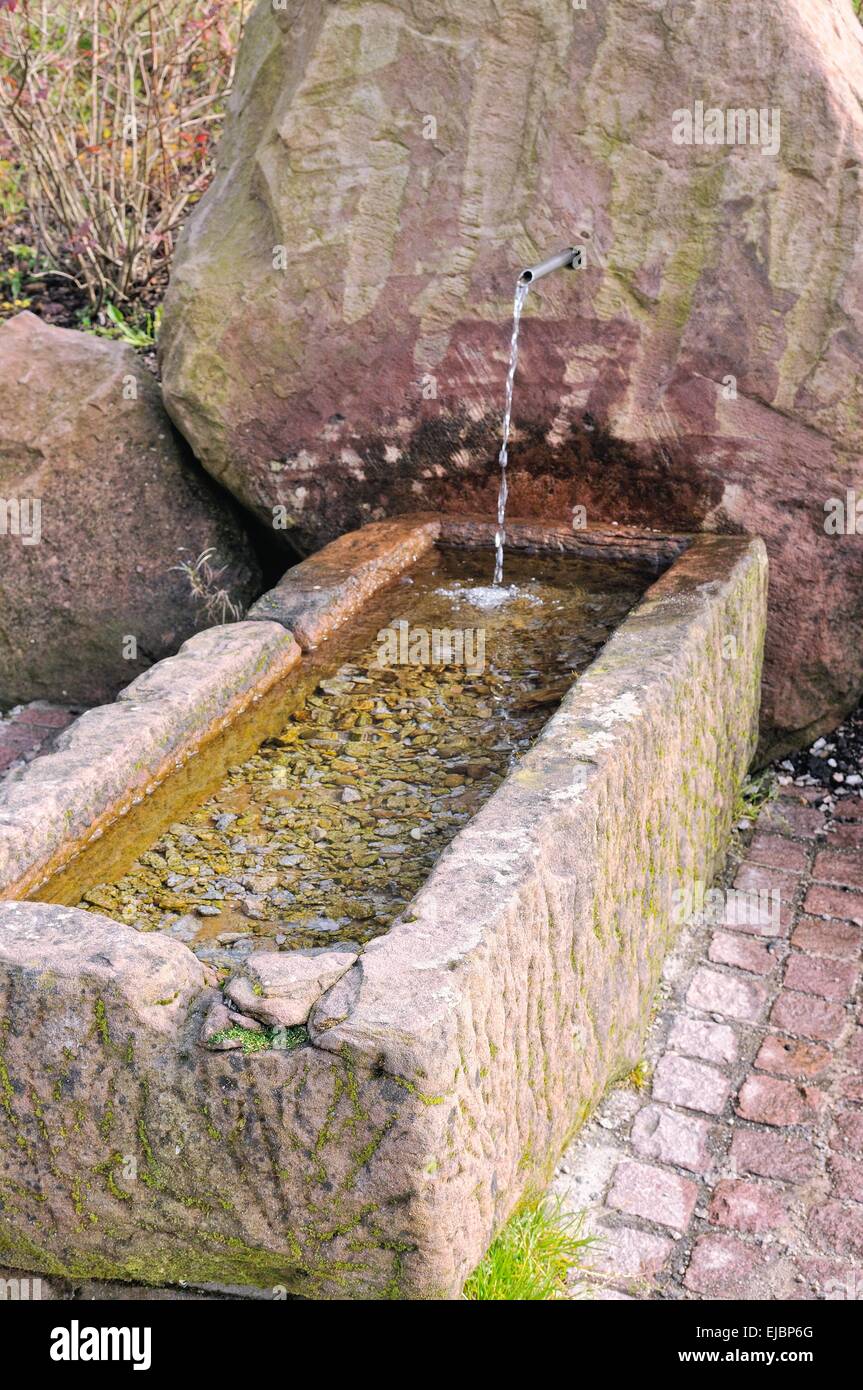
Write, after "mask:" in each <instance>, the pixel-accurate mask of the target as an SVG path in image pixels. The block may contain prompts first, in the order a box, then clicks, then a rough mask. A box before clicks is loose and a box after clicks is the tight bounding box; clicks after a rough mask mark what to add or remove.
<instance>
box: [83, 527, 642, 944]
mask: <svg viewBox="0 0 863 1390" xmlns="http://www.w3.org/2000/svg"><path fill="white" fill-rule="evenodd" d="M489 568H490V565H489V556H488V555H487V554H486V553H479V554H477V553H476V552H473V553H471V552H466V553H463V552H457V551H446V550H444V551H433V552H431V554H430V555H429V556H428V557H427V558H426V559H425V560H424V561H422V562H421V563H420V564H419V565H418V566H417V568H416V569H415V570H414V571H413V573H412V576H411V578H410V579H407V580H405V579H403V580H401V581H399V582H398V583H396V584H394V585H393V586H391V587H390V588H389V589H388V590H386V591H385V592H384V593H382V594H381V595H380V596H378V597H377V598H376V599H375V600H373V601H372V602H371V603H370V604H369V605H368V608H367V609H366V610H365V611H364V613H363V616H362V619H361V620H360V621H357V622H354V623H352V624H351V625H350V627H349V629H347V630H345V631H343V632H341V633H339V634H338V636H337V638H335V639H334V640H332V641H331V642H330V643H328V644H327V645H326V646H325V647H324V648H322V649H321V650H320V651H319V652H317V653H314V654H313V655H312V656H311V657H310V658H307V659H306V662H304V672H303V674H302V676H301V679H302V681H303V684H304V690H305V692H306V694H305V698H304V700H303V701H302V702H301V704H300V705H299V708H297V709H296V710H295V711H294V712H293V713H292V714H291V715H290V716H289V717H287V718H286V722H285V726H284V728H283V729H282V731H281V733H280V734H279V735H278V736H277V737H275V738H272V739H269V740H267V741H266V742H265V743H264V744H263V745H262V746H261V747H260V748H259V749H258V751H257V752H256V753H255V755H254V756H253V757H251V758H249V759H248V761H247V762H245V763H244V764H243V765H242V766H239V767H233V768H231V769H230V770H229V772H228V775H227V777H226V779H225V781H224V783H223V784H222V786H221V787H220V788H219V790H218V791H217V792H216V794H215V795H214V796H212V797H211V798H210V799H209V800H207V801H206V802H205V803H204V804H203V805H201V806H199V807H198V808H197V809H194V810H192V811H191V812H189V813H187V814H186V815H185V816H184V818H183V819H182V821H179V822H174V823H173V824H171V825H170V826H169V827H168V829H167V831H166V832H165V833H164V834H163V835H162V836H161V838H160V839H159V840H158V841H157V843H155V844H154V845H153V846H152V848H151V849H150V850H149V851H147V852H146V853H143V854H141V856H140V857H139V859H138V860H137V861H136V862H135V864H134V865H133V866H132V867H131V869H129V870H128V872H126V873H125V874H124V876H123V877H122V878H120V879H119V880H118V881H117V882H116V883H114V884H98V885H96V886H94V887H93V888H91V889H90V890H89V891H88V892H87V893H85V895H84V898H83V901H82V902H81V904H80V905H81V906H82V907H90V908H92V909H93V910H96V911H99V912H102V913H107V914H108V915H109V916H112V917H115V918H117V919H119V920H121V921H123V922H127V923H129V924H131V925H133V926H136V927H138V928H139V929H141V930H143V931H154V930H164V931H166V932H168V933H170V935H172V936H174V937H176V938H178V939H180V940H182V941H184V942H186V943H188V944H189V945H190V946H191V947H192V949H193V950H194V951H195V952H196V954H197V955H198V956H199V957H200V958H201V959H203V960H207V961H210V962H211V963H213V964H216V965H224V966H231V965H234V964H236V961H237V958H238V956H242V955H243V954H245V953H246V952H248V951H251V950H255V949H260V948H261V947H263V946H265V945H266V946H267V948H268V949H273V947H276V948H279V949H283V950H290V949H296V948H306V949H307V948H310V947H333V946H336V945H340V946H341V945H349V946H351V947H353V948H354V949H357V948H359V947H361V946H362V945H363V944H364V943H365V942H366V941H368V940H370V939H371V938H372V937H374V936H377V935H379V934H380V933H382V932H384V931H386V930H387V928H388V927H389V926H390V925H391V924H392V922H393V921H394V920H395V918H396V917H397V916H398V914H399V913H400V912H402V911H403V909H404V908H405V907H406V905H407V903H408V902H409V901H410V899H411V898H412V897H413V895H414V893H415V892H416V891H417V889H418V888H419V887H420V885H421V884H422V882H423V881H424V880H425V878H426V877H427V876H428V873H429V871H430V869H431V868H432V866H433V865H434V863H435V861H436V859H437V858H438V856H439V855H440V854H441V852H442V851H443V849H444V848H445V847H446V845H447V844H448V843H449V842H450V840H451V839H452V838H453V836H454V835H455V834H456V833H457V831H458V830H459V829H460V828H461V827H462V826H463V825H464V824H466V822H467V821H468V820H469V819H470V818H471V817H472V816H473V815H474V814H475V812H476V811H477V810H478V809H479V807H480V806H481V805H482V803H483V802H484V801H485V800H486V799H487V798H488V797H489V796H490V795H491V793H492V792H493V791H494V790H495V788H496V787H497V786H499V784H500V782H501V781H502V780H503V778H504V777H505V776H506V774H507V773H508V772H509V770H510V769H511V768H512V766H513V764H514V762H515V761H516V759H517V758H518V757H519V755H520V754H521V753H523V752H524V751H525V750H526V749H527V748H528V747H530V745H531V743H532V742H533V741H534V739H535V738H536V737H537V735H538V733H539V732H540V730H541V728H542V726H543V725H544V724H545V723H546V721H547V720H548V718H549V717H550V716H551V714H552V713H553V712H554V710H555V708H556V707H557V705H558V703H559V702H560V700H561V698H562V697H563V695H564V694H565V692H566V690H567V689H568V687H569V685H570V684H571V683H572V681H573V680H574V679H575V678H576V677H577V675H578V674H579V673H580V672H582V671H583V670H584V669H585V667H586V666H587V665H588V664H589V662H590V661H591V660H592V658H593V657H594V656H595V654H596V652H597V651H598V650H599V648H600V647H601V646H602V645H603V644H604V643H605V641H606V640H607V638H608V636H609V635H610V633H611V632H612V631H613V629H614V628H615V627H616V626H617V624H618V623H619V622H620V621H621V619H622V618H623V617H624V616H625V614H626V612H627V611H628V610H629V608H630V607H631V606H632V604H633V603H634V602H635V601H636V600H637V599H638V597H639V596H640V594H641V592H642V591H643V589H644V587H645V586H646V580H645V579H644V578H643V576H642V575H640V574H639V573H638V572H637V571H635V570H632V569H630V570H626V569H621V568H619V567H615V568H612V567H606V566H602V565H597V564H585V563H583V562H579V561H574V560H568V559H558V558H548V557H536V556H533V557H531V556H523V555H522V556H512V555H510V556H508V559H507V570H506V576H505V577H506V588H505V590H490V589H489V588H487V587H483V586H487V585H488V579H489ZM400 622H401V624H402V625H401V626H399V623H400ZM435 632H437V633H439V634H444V635H443V636H441V637H439V639H438V640H439V642H440V643H441V645H440V647H439V649H438V650H437V652H436V651H435V648H434V634H435ZM446 633H449V634H450V637H449V638H447V636H446ZM460 644H461V645H460ZM436 655H437V657H438V660H437V661H435V660H434V658H435V656H436ZM447 657H449V658H457V659H456V660H450V661H448V662H446V664H444V660H441V658H444V659H445V658H447Z"/></svg>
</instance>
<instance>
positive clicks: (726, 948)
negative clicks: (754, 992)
mask: <svg viewBox="0 0 863 1390" xmlns="http://www.w3.org/2000/svg"><path fill="white" fill-rule="evenodd" d="M708 954H709V956H710V959H711V960H713V961H716V963H717V965H736V966H738V967H739V969H740V970H748V971H749V972H750V973H751V974H754V975H769V974H770V971H771V970H773V969H774V967H775V966H776V964H777V961H776V957H775V955H773V953H772V952H771V951H769V950H768V949H767V947H766V946H762V944H761V942H760V941H751V940H750V939H749V938H748V937H745V936H739V935H737V933H736V932H723V931H718V932H714V933H713V939H712V940H711V942H710V950H709V952H708Z"/></svg>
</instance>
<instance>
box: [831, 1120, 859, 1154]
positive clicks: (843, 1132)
mask: <svg viewBox="0 0 863 1390" xmlns="http://www.w3.org/2000/svg"><path fill="white" fill-rule="evenodd" d="M836 1147H837V1148H843V1149H848V1150H849V1152H850V1153H852V1154H859V1153H863V1110H845V1111H841V1112H840V1113H839V1114H838V1115H837V1116H836Z"/></svg>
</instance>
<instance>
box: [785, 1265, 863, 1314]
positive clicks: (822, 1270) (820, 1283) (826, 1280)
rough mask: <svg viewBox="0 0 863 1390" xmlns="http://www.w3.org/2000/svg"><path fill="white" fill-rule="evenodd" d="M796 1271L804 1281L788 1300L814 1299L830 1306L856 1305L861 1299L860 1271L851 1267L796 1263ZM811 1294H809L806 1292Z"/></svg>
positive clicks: (862, 1278)
mask: <svg viewBox="0 0 863 1390" xmlns="http://www.w3.org/2000/svg"><path fill="white" fill-rule="evenodd" d="M795 1268H796V1270H797V1272H798V1274H800V1275H801V1277H802V1279H803V1281H804V1290H805V1291H801V1290H800V1286H799V1285H798V1286H797V1287H796V1289H795V1292H793V1293H792V1294H791V1295H790V1297H791V1298H792V1299H797V1298H807V1299H808V1298H815V1299H819V1300H823V1301H826V1302H830V1303H837V1302H838V1303H846V1302H850V1303H856V1302H859V1301H860V1300H861V1299H863V1270H861V1269H860V1268H858V1266H856V1265H853V1264H837V1263H836V1261H835V1260H813V1259H802V1260H797V1261H796V1264H795ZM809 1290H811V1292H809Z"/></svg>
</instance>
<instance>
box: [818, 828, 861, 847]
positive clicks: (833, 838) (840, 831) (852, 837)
mask: <svg viewBox="0 0 863 1390" xmlns="http://www.w3.org/2000/svg"><path fill="white" fill-rule="evenodd" d="M827 843H828V844H829V845H831V846H835V848H836V849H861V848H863V825H861V824H859V822H852V823H850V824H847V825H835V826H834V827H833V830H832V831H831V834H830V839H829V840H828V842H827Z"/></svg>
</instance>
